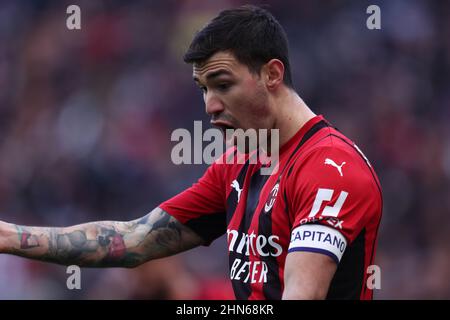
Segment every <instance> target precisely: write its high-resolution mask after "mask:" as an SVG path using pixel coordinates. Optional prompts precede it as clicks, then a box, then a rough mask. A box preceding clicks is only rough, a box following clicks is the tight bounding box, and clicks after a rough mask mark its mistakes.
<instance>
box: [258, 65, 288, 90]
mask: <svg viewBox="0 0 450 320" xmlns="http://www.w3.org/2000/svg"><path fill="white" fill-rule="evenodd" d="M263 72H264V79H265V81H266V86H267V88H268V89H269V90H274V89H277V88H278V87H279V86H280V85H281V84H282V83H283V77H284V64H283V62H281V61H280V60H278V59H272V60H270V61H269V62H267V63H266V64H265V65H264V66H263Z"/></svg>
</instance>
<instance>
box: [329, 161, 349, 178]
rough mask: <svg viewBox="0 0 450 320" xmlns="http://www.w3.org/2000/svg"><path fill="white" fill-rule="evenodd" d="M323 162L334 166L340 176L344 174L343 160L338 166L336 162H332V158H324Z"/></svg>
mask: <svg viewBox="0 0 450 320" xmlns="http://www.w3.org/2000/svg"><path fill="white" fill-rule="evenodd" d="M324 164H329V165H330V166H333V167H335V168H336V169H337V170H338V171H339V174H340V175H341V177H343V176H344V175H343V174H342V167H343V166H344V164H345V161H344V162H342V164H341V165H340V166H338V165H337V164H336V162H334V161H333V160H331V159H329V158H326V159H325V163H324Z"/></svg>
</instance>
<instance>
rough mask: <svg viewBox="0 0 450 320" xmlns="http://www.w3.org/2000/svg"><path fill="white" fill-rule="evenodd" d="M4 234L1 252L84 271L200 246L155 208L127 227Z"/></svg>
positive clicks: (12, 228) (22, 229) (96, 225)
mask: <svg viewBox="0 0 450 320" xmlns="http://www.w3.org/2000/svg"><path fill="white" fill-rule="evenodd" d="M6 230H7V231H6V232H4V233H5V235H4V239H6V243H7V245H6V246H5V249H4V251H5V252H6V253H10V254H14V255H19V256H22V257H27V258H32V259H36V260H42V261H47V262H54V263H59V264H64V265H71V264H76V265H79V266H86V267H134V266H137V265H139V264H141V263H143V262H145V261H148V260H150V259H154V258H160V257H164V256H168V255H171V254H174V253H177V252H180V251H183V250H187V249H190V248H191V247H194V246H196V245H198V244H200V242H201V240H200V239H199V238H196V235H194V234H192V232H191V231H190V230H187V228H186V227H184V226H182V225H181V224H180V223H178V221H176V220H175V219H174V218H172V217H170V216H169V215H167V213H165V212H164V211H162V210H161V209H159V208H157V209H155V210H153V211H152V212H151V213H149V214H148V215H146V216H145V217H143V218H141V219H137V220H134V221H130V222H116V221H102V222H90V223H85V224H80V225H76V226H72V227H67V228H44V227H26V226H18V225H13V224H8V225H7V227H6Z"/></svg>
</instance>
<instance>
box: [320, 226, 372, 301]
mask: <svg viewBox="0 0 450 320" xmlns="http://www.w3.org/2000/svg"><path fill="white" fill-rule="evenodd" d="M365 239H366V230H365V229H362V231H361V232H360V233H359V235H358V237H356V239H355V241H353V242H352V244H351V245H350V246H348V247H347V249H345V252H344V255H343V256H342V259H341V262H340V263H339V265H338V268H337V270H336V273H335V274H334V276H333V279H332V280H331V283H330V289H329V290H328V294H327V298H326V299H327V300H359V298H360V296H361V289H362V287H363V286H364V287H366V286H365V284H364V283H363V282H364V275H365V270H364V260H365V259H364V257H365V247H366V246H365Z"/></svg>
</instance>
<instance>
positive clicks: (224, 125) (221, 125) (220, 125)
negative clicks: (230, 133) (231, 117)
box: [211, 121, 235, 133]
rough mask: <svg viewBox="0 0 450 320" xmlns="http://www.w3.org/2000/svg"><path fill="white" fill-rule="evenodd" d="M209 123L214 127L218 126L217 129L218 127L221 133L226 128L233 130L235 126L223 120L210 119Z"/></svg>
mask: <svg viewBox="0 0 450 320" xmlns="http://www.w3.org/2000/svg"><path fill="white" fill-rule="evenodd" d="M211 124H212V125H213V126H214V127H216V128H218V129H220V130H222V132H223V133H225V132H226V130H229V129H231V130H235V127H234V126H232V125H231V124H230V123H228V122H225V121H211Z"/></svg>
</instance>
